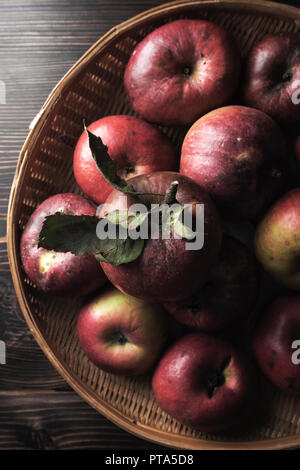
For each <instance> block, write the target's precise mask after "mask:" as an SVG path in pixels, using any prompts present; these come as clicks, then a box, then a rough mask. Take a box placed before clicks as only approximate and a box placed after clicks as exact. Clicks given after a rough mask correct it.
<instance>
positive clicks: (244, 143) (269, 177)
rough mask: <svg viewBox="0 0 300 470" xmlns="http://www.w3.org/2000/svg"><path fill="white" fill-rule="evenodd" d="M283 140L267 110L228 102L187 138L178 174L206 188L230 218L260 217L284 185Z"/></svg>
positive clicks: (205, 117) (194, 128)
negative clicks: (229, 104) (265, 111)
mask: <svg viewBox="0 0 300 470" xmlns="http://www.w3.org/2000/svg"><path fill="white" fill-rule="evenodd" d="M285 153H286V148H285V141H284V138H283V136H282V134H281V131H280V129H279V127H278V126H277V124H276V123H275V122H274V121H273V120H272V119H271V118H270V117H269V116H267V115H266V114H265V113H263V112H262V111H259V110H257V109H252V108H248V107H245V106H238V105H232V106H225V107H223V108H219V109H215V110H214V111H211V112H210V113H208V114H206V115H205V116H203V117H202V118H200V119H198V121H196V122H195V123H194V124H193V126H192V127H191V128H190V130H189V131H188V133H187V135H186V136H185V139H184V142H183V145H182V151H181V162H180V173H182V174H184V175H186V176H189V177H190V178H192V179H193V180H195V181H196V182H197V183H198V184H200V186H202V187H203V188H204V189H205V190H206V191H207V192H208V193H209V194H210V195H211V197H212V198H213V199H214V200H215V202H216V203H217V206H218V208H219V209H220V212H221V214H222V215H223V216H224V217H225V218H227V219H256V218H257V217H258V216H259V215H260V214H261V213H262V212H263V211H264V210H265V209H266V207H268V205H269V204H270V203H271V202H272V200H273V199H274V198H275V197H276V194H278V193H279V192H280V190H281V188H282V186H283V178H284V174H285V168H286V162H285V160H286V155H285Z"/></svg>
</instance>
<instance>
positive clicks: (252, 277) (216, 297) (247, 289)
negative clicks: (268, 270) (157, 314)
mask: <svg viewBox="0 0 300 470" xmlns="http://www.w3.org/2000/svg"><path fill="white" fill-rule="evenodd" d="M257 293H258V280H257V266H256V263H255V258H254V256H253V255H252V253H251V252H250V250H249V249H248V248H247V247H246V246H245V245H242V243H240V242H239V241H237V240H235V239H233V238H231V237H225V238H224V240H223V244H222V248H221V254H220V257H219V260H218V264H217V266H216V267H215V268H214V270H213V271H212V273H211V275H210V278H209V279H208V281H207V282H206V284H204V286H203V287H202V288H201V289H200V290H199V292H197V293H196V294H194V295H193V296H192V297H191V298H189V299H186V300H183V301H181V302H170V303H165V304H164V307H165V309H166V310H167V311H168V312H169V313H171V315H173V316H174V317H175V318H176V320H178V321H179V322H181V323H183V324H185V325H187V326H190V327H194V328H199V329H200V330H204V331H216V330H220V329H223V328H225V327H226V326H228V325H231V324H233V323H237V322H240V321H242V320H245V319H247V317H248V315H249V314H250V312H251V310H252V308H253V307H254V304H255V301H256V299H257Z"/></svg>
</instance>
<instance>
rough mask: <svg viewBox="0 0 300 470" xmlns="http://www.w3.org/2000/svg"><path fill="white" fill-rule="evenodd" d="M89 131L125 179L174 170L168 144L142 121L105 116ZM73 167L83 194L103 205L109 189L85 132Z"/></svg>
mask: <svg viewBox="0 0 300 470" xmlns="http://www.w3.org/2000/svg"><path fill="white" fill-rule="evenodd" d="M88 130H89V131H91V132H92V133H93V134H95V135H96V136H97V137H101V139H102V141H103V143H104V144H105V145H106V146H107V147H108V153H109V156H110V157H111V158H112V159H113V160H115V161H116V164H117V173H118V175H119V176H120V177H122V178H123V179H125V180H127V179H128V178H131V177H133V176H136V175H140V174H144V173H151V172H152V171H160V170H176V169H177V159H176V153H175V150H174V148H173V146H172V144H171V142H170V141H169V140H168V138H167V137H166V136H164V135H163V134H162V133H161V132H159V130H158V129H156V128H155V127H153V126H151V124H149V123H147V122H145V121H143V120H142V119H138V118H136V117H133V116H123V115H122V116H107V117H104V118H102V119H99V120H98V121H95V122H93V123H92V124H90V125H89V127H88ZM73 168H74V176H75V179H76V181H77V183H78V185H79V186H80V188H81V189H82V191H83V192H84V193H85V194H86V195H87V196H88V197H89V198H91V199H92V200H93V201H95V202H96V203H98V204H101V203H103V202H104V201H105V199H106V198H107V196H108V195H109V193H110V192H111V190H112V187H111V186H110V184H109V183H108V182H107V181H106V180H105V179H104V177H103V176H102V175H101V173H100V171H99V170H98V169H97V167H96V164H95V162H94V160H93V157H92V154H91V151H90V147H89V142H88V135H87V133H86V132H85V131H84V132H83V133H82V135H81V137H80V138H79V140H78V142H77V145H76V148H75V151H74V162H73Z"/></svg>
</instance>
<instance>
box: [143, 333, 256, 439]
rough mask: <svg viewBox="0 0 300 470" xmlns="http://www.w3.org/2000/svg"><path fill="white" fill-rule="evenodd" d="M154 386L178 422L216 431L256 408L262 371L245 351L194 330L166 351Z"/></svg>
mask: <svg viewBox="0 0 300 470" xmlns="http://www.w3.org/2000/svg"><path fill="white" fill-rule="evenodd" d="M152 387H153V390H154V394H155V397H156V400H157V402H158V405H159V406H160V407H161V408H162V409H163V410H164V411H166V412H167V413H168V414H170V415H171V416H172V417H174V418H176V419H177V420H178V421H179V422H180V423H182V424H184V425H187V426H193V427H195V428H197V429H199V430H200V431H203V432H218V431H223V430H226V429H229V428H231V427H233V426H236V425H238V424H241V423H242V422H243V421H244V420H245V418H246V417H247V416H249V415H250V414H251V413H252V412H253V408H254V407H255V403H256V400H257V394H258V377H257V371H256V368H255V366H254V364H253V363H252V361H251V360H250V359H249V358H248V356H246V355H245V354H244V353H243V352H242V351H240V350H238V349H236V348H235V347H234V346H232V345H230V344H229V343H227V342H225V341H223V340H221V339H219V338H218V337H215V336H211V335H208V334H205V333H191V334H189V335H186V336H184V337H183V338H181V339H179V340H178V341H177V342H176V343H174V344H173V345H172V346H171V347H170V348H169V349H168V350H167V352H166V353H165V354H164V356H163V357H162V359H161V360H160V362H159V364H158V366H157V368H156V370H155V373H154V376H153V379H152Z"/></svg>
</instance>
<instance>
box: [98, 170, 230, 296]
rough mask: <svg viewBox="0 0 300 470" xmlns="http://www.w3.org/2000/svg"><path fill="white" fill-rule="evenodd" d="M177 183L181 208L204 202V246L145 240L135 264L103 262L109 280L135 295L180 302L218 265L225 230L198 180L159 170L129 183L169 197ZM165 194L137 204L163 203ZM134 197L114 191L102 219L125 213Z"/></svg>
mask: <svg viewBox="0 0 300 470" xmlns="http://www.w3.org/2000/svg"><path fill="white" fill-rule="evenodd" d="M174 181H178V191H177V196H176V199H177V201H178V203H179V204H191V203H199V204H204V246H203V248H202V249H197V250H194V249H193V250H188V249H187V247H186V242H187V240H185V239H184V238H180V239H179V238H175V237H174V235H172V234H171V238H169V239H163V238H162V237H160V238H158V239H154V238H153V237H152V238H149V239H146V240H145V246H144V249H143V251H142V254H141V255H140V256H139V257H138V258H137V259H136V260H135V261H133V262H130V263H127V264H121V265H119V266H114V265H112V264H109V263H105V262H102V263H101V266H102V268H103V270H104V272H105V274H106V275H107V277H108V278H109V280H110V281H111V282H112V284H114V285H115V286H116V287H117V288H118V289H120V290H121V291H123V292H125V293H127V294H129V295H133V296H135V297H139V298H143V299H146V300H153V301H156V302H167V301H173V300H180V299H182V298H186V297H188V296H189V295H191V294H192V293H193V292H195V290H197V289H198V288H199V287H200V286H201V285H203V283H204V282H205V281H206V280H207V278H208V276H209V274H210V271H211V269H212V267H213V266H214V265H215V264H216V261H217V258H218V254H219V249H220V244H221V228H220V220H219V216H218V213H217V211H216V209H215V206H214V204H213V203H212V201H211V199H210V197H209V196H208V195H207V193H206V192H205V191H204V190H203V189H202V188H201V187H200V186H199V185H198V184H197V183H195V182H194V181H192V180H191V179H190V178H187V177H186V176H183V175H180V174H179V173H175V172H167V171H164V172H155V173H150V174H148V175H140V176H136V177H135V178H132V179H130V180H129V183H130V184H131V185H132V186H133V188H134V189H135V191H138V192H141V193H145V192H147V193H156V194H165V193H166V191H167V189H168V188H169V186H170V185H171V183H172V182H174ZM162 201H163V198H162V197H161V196H140V197H139V202H141V203H144V204H146V205H149V204H150V202H151V203H153V204H155V203H156V204H158V203H159V204H160V203H162ZM136 202H137V201H136V199H134V198H133V197H125V196H124V194H122V193H120V192H119V191H117V190H114V191H113V192H111V194H110V195H109V196H108V198H107V201H106V203H105V204H104V206H103V207H102V211H101V213H100V216H104V215H105V214H106V213H109V212H113V211H115V210H117V209H119V210H127V209H128V208H129V207H130V206H131V205H132V204H133V203H136Z"/></svg>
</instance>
